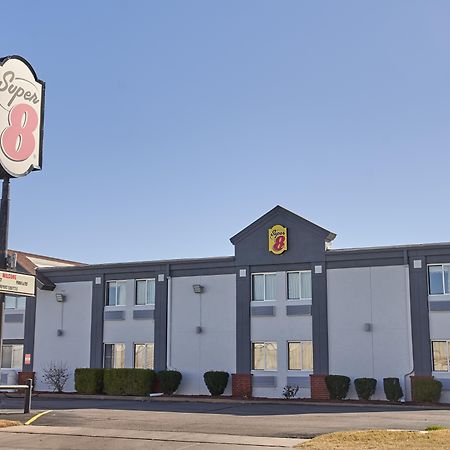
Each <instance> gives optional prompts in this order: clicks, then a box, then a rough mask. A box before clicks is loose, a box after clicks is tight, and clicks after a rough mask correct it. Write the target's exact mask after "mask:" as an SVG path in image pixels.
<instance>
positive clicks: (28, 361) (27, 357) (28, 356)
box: [25, 353, 31, 366]
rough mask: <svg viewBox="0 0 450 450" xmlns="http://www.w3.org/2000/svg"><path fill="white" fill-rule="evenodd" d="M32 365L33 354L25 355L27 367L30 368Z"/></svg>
mask: <svg viewBox="0 0 450 450" xmlns="http://www.w3.org/2000/svg"><path fill="white" fill-rule="evenodd" d="M30 364H31V353H25V365H26V366H29V365H30Z"/></svg>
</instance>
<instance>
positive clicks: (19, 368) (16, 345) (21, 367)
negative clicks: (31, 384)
mask: <svg viewBox="0 0 450 450" xmlns="http://www.w3.org/2000/svg"><path fill="white" fill-rule="evenodd" d="M5 347H11V361H10V363H9V365H10V367H3V355H4V354H5V353H4V350H5ZM14 347H22V357H21V359H20V363H19V366H16V367H12V364H13V352H14ZM23 355H24V344H3V348H2V360H1V361H0V366H1V367H0V369H11V370H22V369H23Z"/></svg>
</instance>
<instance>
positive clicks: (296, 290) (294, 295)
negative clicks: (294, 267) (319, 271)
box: [287, 270, 312, 300]
mask: <svg viewBox="0 0 450 450" xmlns="http://www.w3.org/2000/svg"><path fill="white" fill-rule="evenodd" d="M287 281H288V299H289V300H311V298H312V289H311V271H310V270H305V271H302V272H288V274H287Z"/></svg>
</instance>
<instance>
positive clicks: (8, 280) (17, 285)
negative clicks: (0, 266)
mask: <svg viewBox="0 0 450 450" xmlns="http://www.w3.org/2000/svg"><path fill="white" fill-rule="evenodd" d="M35 290H36V277H34V276H33V275H24V274H23V273H16V272H6V271H4V270H0V294H15V295H25V296H28V297H34V295H35Z"/></svg>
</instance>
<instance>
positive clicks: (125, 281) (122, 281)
mask: <svg viewBox="0 0 450 450" xmlns="http://www.w3.org/2000/svg"><path fill="white" fill-rule="evenodd" d="M111 283H116V298H115V304H114V305H110V304H109V285H110V284H111ZM117 283H123V284H124V286H125V303H124V304H123V305H118V304H117V292H118V291H117ZM126 286H127V280H108V281H107V282H106V289H105V291H106V292H105V307H107V308H116V307H120V308H123V307H125V306H126V305H127V293H126Z"/></svg>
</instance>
